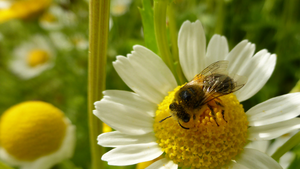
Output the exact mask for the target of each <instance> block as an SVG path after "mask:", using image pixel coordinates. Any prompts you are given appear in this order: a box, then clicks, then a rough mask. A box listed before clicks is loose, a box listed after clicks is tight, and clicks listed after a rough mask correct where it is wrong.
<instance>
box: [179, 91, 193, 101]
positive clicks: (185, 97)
mask: <svg viewBox="0 0 300 169" xmlns="http://www.w3.org/2000/svg"><path fill="white" fill-rule="evenodd" d="M179 97H180V98H181V99H183V100H184V101H188V100H190V99H191V97H192V95H191V94H190V93H189V92H188V91H187V90H183V91H182V92H180V93H179Z"/></svg>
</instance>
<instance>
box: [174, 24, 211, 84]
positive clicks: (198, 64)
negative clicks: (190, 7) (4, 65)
mask: <svg viewBox="0 0 300 169" xmlns="http://www.w3.org/2000/svg"><path fill="white" fill-rule="evenodd" d="M205 48H206V39H205V34H204V30H203V27H202V25H201V22H200V21H198V20H197V21H196V22H194V23H191V22H190V21H185V22H184V23H183V24H182V26H181V28H180V31H179V34H178V52H179V61H180V64H181V67H182V71H183V74H184V75H185V77H186V78H187V80H192V78H193V77H194V76H195V75H197V74H198V73H200V72H201V71H202V70H203V69H204V68H205V63H204V62H205V61H204V57H205Z"/></svg>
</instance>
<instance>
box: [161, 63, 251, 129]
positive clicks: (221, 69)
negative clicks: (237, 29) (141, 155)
mask: <svg viewBox="0 0 300 169" xmlns="http://www.w3.org/2000/svg"><path fill="white" fill-rule="evenodd" d="M227 67H228V61H227V60H221V61H217V62H215V63H212V64H211V65H209V66H208V67H207V68H205V69H204V70H203V71H201V72H200V73H199V74H197V75H196V76H195V77H194V78H193V79H192V80H191V81H190V82H188V83H186V84H185V85H184V86H183V87H181V88H180V89H179V90H178V91H177V92H176V93H175V97H174V99H173V101H172V103H171V104H170V105H169V109H170V110H171V115H170V116H168V117H166V118H164V119H162V120H160V122H163V121H164V120H166V119H168V118H170V117H174V118H175V119H176V120H177V121H178V124H179V125H180V127H182V128H183V129H189V128H188V127H185V126H184V125H182V122H183V123H185V124H187V123H188V122H189V121H190V120H191V118H193V119H194V120H195V119H196V117H197V116H199V115H201V114H202V113H203V112H204V110H205V109H206V108H207V107H208V108H209V109H210V111H211V114H212V117H213V118H214V120H215V121H216V115H215V112H214V110H213V106H215V105H218V106H220V107H224V106H223V105H222V104H221V103H220V102H219V99H218V98H219V97H221V96H224V95H228V94H230V93H233V92H235V91H237V90H239V89H241V88H242V87H243V86H244V85H245V84H246V81H247V78H246V77H244V76H239V75H236V74H231V75H229V74H228V72H227ZM222 114H223V118H224V110H223V112H222ZM224 120H225V118H224ZM225 121H226V120H225ZM216 123H217V121H216ZM217 125H218V123H217ZM218 126H219V125H218Z"/></svg>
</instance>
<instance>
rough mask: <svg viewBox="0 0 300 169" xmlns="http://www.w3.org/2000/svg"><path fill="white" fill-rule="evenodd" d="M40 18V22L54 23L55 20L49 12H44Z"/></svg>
mask: <svg viewBox="0 0 300 169" xmlns="http://www.w3.org/2000/svg"><path fill="white" fill-rule="evenodd" d="M40 20H41V21H42V22H49V23H54V22H56V21H57V18H56V17H55V16H54V15H53V14H51V13H50V12H45V13H44V14H43V15H42V16H41V17H40Z"/></svg>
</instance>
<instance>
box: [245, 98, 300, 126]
mask: <svg viewBox="0 0 300 169" xmlns="http://www.w3.org/2000/svg"><path fill="white" fill-rule="evenodd" d="M246 114H247V117H248V121H249V126H261V125H267V124H272V123H277V122H281V121H285V120H289V119H292V118H294V117H297V116H298V115H299V114H300V93H290V94H286V95H283V96H279V97H275V98H272V99H269V100H267V101H265V102H263V103H260V104H258V105H256V106H254V107H252V108H251V109H249V110H248V111H247V112H246Z"/></svg>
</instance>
